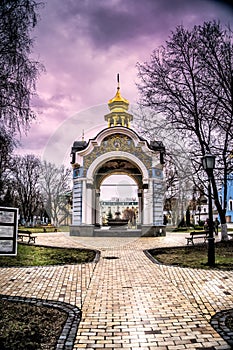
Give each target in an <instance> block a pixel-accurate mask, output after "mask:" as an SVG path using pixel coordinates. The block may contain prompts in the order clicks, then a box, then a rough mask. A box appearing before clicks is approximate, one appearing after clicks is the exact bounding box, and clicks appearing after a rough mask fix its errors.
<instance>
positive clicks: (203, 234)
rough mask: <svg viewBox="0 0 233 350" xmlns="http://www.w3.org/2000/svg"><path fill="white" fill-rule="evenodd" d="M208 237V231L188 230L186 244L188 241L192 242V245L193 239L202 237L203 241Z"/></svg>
mask: <svg viewBox="0 0 233 350" xmlns="http://www.w3.org/2000/svg"><path fill="white" fill-rule="evenodd" d="M208 237H209V231H200V232H198V231H192V232H190V236H189V237H185V238H186V239H187V245H189V243H192V244H193V245H194V239H197V238H203V239H204V243H205V242H206V241H207V239H208Z"/></svg>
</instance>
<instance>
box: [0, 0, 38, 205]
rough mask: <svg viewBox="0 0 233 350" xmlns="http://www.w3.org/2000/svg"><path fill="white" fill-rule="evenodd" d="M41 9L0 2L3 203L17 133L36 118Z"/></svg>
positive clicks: (24, 1)
mask: <svg viewBox="0 0 233 350" xmlns="http://www.w3.org/2000/svg"><path fill="white" fill-rule="evenodd" d="M40 6H41V3H39V2H37V1H34V0H1V1H0V146H1V150H0V158H1V159H0V162H1V163H0V169H1V170H0V200H2V201H3V202H4V203H5V202H6V200H7V198H5V199H4V200H3V198H4V196H5V194H6V191H8V194H9V185H8V184H7V182H6V181H7V177H6V174H7V164H8V162H9V159H10V157H11V155H12V152H13V149H14V147H15V146H16V144H17V142H16V139H17V132H21V131H26V129H27V127H28V126H29V123H30V121H31V120H32V119H33V118H35V114H34V112H33V110H32V108H31V98H32V96H33V94H34V93H35V83H36V80H37V77H38V75H39V72H40V71H41V70H42V69H43V67H42V65H40V64H39V63H38V62H36V61H33V60H32V59H31V56H30V55H31V53H32V47H33V40H32V38H31V33H32V30H33V28H34V27H35V25H36V23H37V18H38V15H37V11H38V8H39V7H40ZM8 199H9V196H8ZM3 202H2V203H3ZM7 204H8V205H9V204H10V203H9V201H8V203H7ZM5 205H6V204H5Z"/></svg>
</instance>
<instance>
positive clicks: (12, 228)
mask: <svg viewBox="0 0 233 350" xmlns="http://www.w3.org/2000/svg"><path fill="white" fill-rule="evenodd" d="M17 233H18V208H11V207H0V256H4V255H17Z"/></svg>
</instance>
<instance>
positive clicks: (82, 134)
mask: <svg viewBox="0 0 233 350" xmlns="http://www.w3.org/2000/svg"><path fill="white" fill-rule="evenodd" d="M82 141H84V129H83V131H82Z"/></svg>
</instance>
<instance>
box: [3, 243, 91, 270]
mask: <svg viewBox="0 0 233 350" xmlns="http://www.w3.org/2000/svg"><path fill="white" fill-rule="evenodd" d="M95 256H96V252H95V251H94V250H89V249H70V248H53V247H40V246H33V245H26V244H18V254H17V256H0V267H13V266H14V267H22V266H45V265H64V264H81V263H86V262H91V261H93V260H94V258H95Z"/></svg>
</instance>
